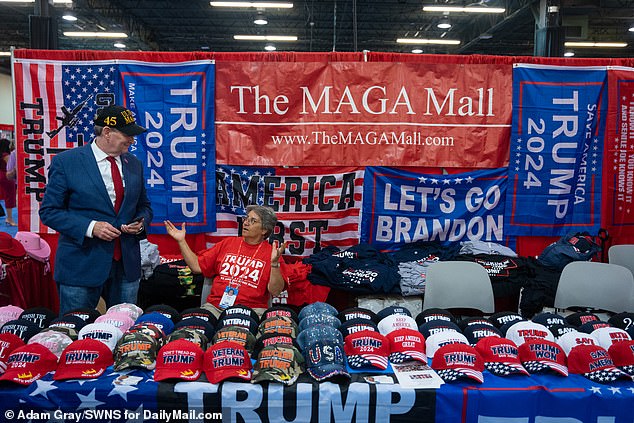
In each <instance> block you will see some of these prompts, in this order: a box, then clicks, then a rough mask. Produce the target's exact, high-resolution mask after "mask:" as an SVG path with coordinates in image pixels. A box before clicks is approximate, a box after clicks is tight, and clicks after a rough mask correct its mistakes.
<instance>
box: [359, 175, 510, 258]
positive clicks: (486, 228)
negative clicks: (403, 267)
mask: <svg viewBox="0 0 634 423" xmlns="http://www.w3.org/2000/svg"><path fill="white" fill-rule="evenodd" d="M363 191H364V193H365V194H364V197H363V213H362V222H361V241H363V242H368V243H370V244H372V245H374V246H376V247H377V248H379V249H392V248H395V247H398V246H400V245H403V244H405V243H410V242H415V241H441V242H448V241H452V242H455V241H466V240H471V241H473V240H482V241H494V242H499V243H502V242H503V241H504V196H505V194H506V169H505V168H499V169H491V170H478V171H473V172H465V173H459V174H453V175H429V174H422V173H416V172H408V171H404V170H397V169H391V168H384V167H368V168H366V174H365V183H364V190H363Z"/></svg>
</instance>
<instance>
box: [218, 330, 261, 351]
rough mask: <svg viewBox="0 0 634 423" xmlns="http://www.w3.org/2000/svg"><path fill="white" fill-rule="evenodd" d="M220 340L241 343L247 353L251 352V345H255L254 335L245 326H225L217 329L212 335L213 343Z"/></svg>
mask: <svg viewBox="0 0 634 423" xmlns="http://www.w3.org/2000/svg"><path fill="white" fill-rule="evenodd" d="M222 341H232V342H237V343H238V344H240V345H242V346H243V347H244V348H246V350H247V351H248V352H249V354H251V353H253V346H254V345H255V336H253V334H252V333H251V332H250V331H249V329H247V328H243V327H242V326H225V327H224V328H222V329H220V330H218V332H216V334H215V335H214V337H213V344H214V345H215V344H217V343H218V342H222Z"/></svg>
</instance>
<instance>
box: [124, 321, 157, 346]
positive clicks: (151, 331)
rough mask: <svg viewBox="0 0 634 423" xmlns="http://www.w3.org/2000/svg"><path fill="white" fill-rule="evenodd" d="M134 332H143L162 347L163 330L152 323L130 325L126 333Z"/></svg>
mask: <svg viewBox="0 0 634 423" xmlns="http://www.w3.org/2000/svg"><path fill="white" fill-rule="evenodd" d="M134 332H143V333H144V334H146V335H150V336H151V337H152V338H154V339H156V341H157V343H158V344H159V345H162V344H163V340H164V339H165V333H164V332H163V329H161V328H160V327H158V326H157V325H155V324H154V323H152V322H141V323H136V324H134V325H132V326H131V327H130V329H128V333H134Z"/></svg>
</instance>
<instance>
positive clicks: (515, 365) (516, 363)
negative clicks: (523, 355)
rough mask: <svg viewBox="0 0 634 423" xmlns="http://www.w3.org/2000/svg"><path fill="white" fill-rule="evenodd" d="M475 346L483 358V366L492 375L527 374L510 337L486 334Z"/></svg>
mask: <svg viewBox="0 0 634 423" xmlns="http://www.w3.org/2000/svg"><path fill="white" fill-rule="evenodd" d="M475 348H476V350H477V351H478V352H479V353H480V355H482V358H483V359H484V367H485V368H486V369H487V370H488V371H490V372H491V373H493V374H494V375H497V376H508V375H511V374H523V375H528V372H527V371H526V369H525V368H524V366H522V362H521V361H520V358H519V352H518V350H517V346H516V345H515V343H514V342H513V341H511V340H510V339H506V338H497V337H495V336H488V337H486V338H482V339H481V340H479V341H478V343H477V344H476V346H475Z"/></svg>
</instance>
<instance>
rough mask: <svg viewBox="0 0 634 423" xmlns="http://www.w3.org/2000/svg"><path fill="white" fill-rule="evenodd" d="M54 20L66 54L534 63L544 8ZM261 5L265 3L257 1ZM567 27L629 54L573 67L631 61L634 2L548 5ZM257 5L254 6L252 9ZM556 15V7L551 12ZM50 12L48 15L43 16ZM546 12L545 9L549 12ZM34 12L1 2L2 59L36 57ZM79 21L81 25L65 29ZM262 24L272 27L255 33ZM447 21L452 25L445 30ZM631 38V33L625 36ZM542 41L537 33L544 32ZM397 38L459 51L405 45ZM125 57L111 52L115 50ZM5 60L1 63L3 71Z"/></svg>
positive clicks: (416, 6) (103, 9)
mask: <svg viewBox="0 0 634 423" xmlns="http://www.w3.org/2000/svg"><path fill="white" fill-rule="evenodd" d="M55 1H56V2H55V3H54V6H53V7H50V8H49V9H50V10H49V15H50V16H51V17H52V19H54V20H55V22H56V23H57V33H58V47H59V48H60V49H64V50H69V49H72V50H77V49H89V50H119V49H120V50H126V51H138V50H142V51H219V52H228V51H235V52H242V51H264V49H265V47H266V46H267V45H268V46H269V48H271V49H272V48H273V47H274V48H275V49H276V50H277V51H296V52H331V51H340V52H344V51H358V52H360V51H364V50H368V51H375V52H398V53H411V52H412V50H415V51H416V52H422V53H433V54H492V55H527V56H532V55H534V51H535V47H534V46H535V40H536V28H539V27H540V25H538V24H537V22H539V17H540V0H480V1H479V2H471V1H468V0H467V1H457V0H387V1H377V0H289V2H290V3H292V7H291V8H280V7H273V8H264V9H263V8H258V7H250V8H235V7H233V8H231V7H229V8H224V7H214V6H212V5H211V4H210V2H209V1H205V0H73V1H72V3H71V4H62V3H58V1H60V0H55ZM258 1H259V2H261V1H262V0H258ZM544 2H545V3H547V6H551V8H550V9H547V7H546V9H547V10H549V11H550V12H551V13H557V14H558V15H559V17H560V18H561V25H562V26H563V29H562V32H561V33H562V36H563V37H564V38H565V41H568V42H569V41H589V42H624V43H627V46H626V47H622V48H597V47H585V48H566V49H565V50H566V51H570V52H573V53H574V55H575V57H634V0H544ZM252 3H256V1H254V2H252ZM429 5H441V6H446V5H452V6H461V7H465V6H466V7H473V6H482V7H487V8H494V7H496V8H504V9H505V10H504V12H503V13H500V14H490V13H464V12H448V13H447V12H445V13H442V12H438V13H434V12H426V11H423V6H429ZM552 6H558V8H557V9H553V8H552ZM44 8H46V7H44ZM542 8H544V6H542ZM37 9H38V7H37V4H36V3H27V2H24V3H15V2H11V3H6V2H0V20H1V22H2V23H3V24H2V25H1V26H0V51H9V50H10V48H11V47H16V48H28V47H30V30H29V22H30V20H32V19H31V18H30V16H36V15H37V14H38V13H39V12H38V10H37ZM64 14H73V15H74V16H76V17H77V21H75V22H69V21H66V20H63V19H62V15H64ZM256 18H263V19H265V20H266V21H267V22H268V23H267V24H266V25H256V24H255V23H254V20H255V19H256ZM441 21H447V22H444V23H449V24H451V27H450V28H445V29H440V28H438V26H437V25H438V24H439V23H441ZM629 28H632V31H628V30H629ZM69 31H74V32H80V31H94V32H103V31H114V32H121V33H125V34H127V35H128V36H127V38H123V37H119V38H115V39H103V38H74V37H69V36H66V35H63V34H64V32H69ZM537 34H538V36H537V39H539V36H540V35H539V34H540V31H539V29H538V30H537ZM235 35H260V36H269V37H270V36H277V35H283V36H293V37H297V40H296V41H252V40H245V41H242V40H236V39H235V38H234V36H235ZM399 38H409V39H411V38H413V39H421V40H422V39H440V40H453V41H454V42H455V41H458V42H459V43H458V44H455V45H435V44H423V42H422V41H421V43H420V44H417V43H416V42H414V43H413V44H402V43H398V42H397V39H399ZM115 42H119V43H122V44H125V47H122V48H117V47H114V43H115ZM7 61H8V59H6V58H4V59H3V62H4V64H3V67H8V66H7Z"/></svg>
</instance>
